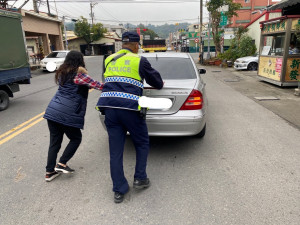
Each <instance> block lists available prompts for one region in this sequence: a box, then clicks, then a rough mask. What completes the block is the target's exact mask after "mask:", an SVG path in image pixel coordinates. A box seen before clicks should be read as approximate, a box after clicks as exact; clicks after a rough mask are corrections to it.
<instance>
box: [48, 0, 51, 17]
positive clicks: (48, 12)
mask: <svg viewBox="0 0 300 225" xmlns="http://www.w3.org/2000/svg"><path fill="white" fill-rule="evenodd" d="M47 7H48V15H49V16H50V15H51V13H50V5H49V0H47Z"/></svg>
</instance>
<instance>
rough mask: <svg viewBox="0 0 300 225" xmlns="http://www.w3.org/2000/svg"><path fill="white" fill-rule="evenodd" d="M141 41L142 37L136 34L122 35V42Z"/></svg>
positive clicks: (126, 33) (127, 33)
mask: <svg viewBox="0 0 300 225" xmlns="http://www.w3.org/2000/svg"><path fill="white" fill-rule="evenodd" d="M139 41H140V35H138V33H136V32H132V31H129V32H125V33H124V34H122V42H139Z"/></svg>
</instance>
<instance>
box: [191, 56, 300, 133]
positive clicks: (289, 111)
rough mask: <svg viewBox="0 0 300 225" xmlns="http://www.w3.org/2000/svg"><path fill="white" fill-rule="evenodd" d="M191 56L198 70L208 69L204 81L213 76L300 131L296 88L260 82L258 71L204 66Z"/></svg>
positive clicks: (299, 108) (195, 57) (299, 109)
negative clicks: (260, 98) (263, 98)
mask: <svg viewBox="0 0 300 225" xmlns="http://www.w3.org/2000/svg"><path fill="white" fill-rule="evenodd" d="M191 55H192V57H193V58H194V60H195V62H196V65H197V67H198V68H205V69H206V74H205V75H204V80H205V76H213V77H214V78H215V79H217V80H219V81H220V82H223V83H225V84H226V85H228V86H230V87H231V88H233V89H234V90H236V91H238V92H240V93H241V94H243V95H244V96H247V97H248V98H250V99H252V100H253V101H255V102H256V103H258V104H260V105H262V106H263V107H265V108H267V109H269V110H270V111H272V112H273V113H275V114H276V115H278V116H280V117H281V118H283V119H284V120H286V121H287V122H288V123H290V124H291V125H293V126H294V127H296V128H297V129H299V130H300V97H299V96H295V95H294V92H295V88H296V87H279V86H276V85H273V84H271V83H268V82H264V81H260V80H259V79H258V77H257V71H237V70H235V69H234V68H222V67H218V66H202V65H200V64H199V63H198V55H196V54H191ZM216 91H217V90H216ZM256 97H267V99H268V100H258V99H256ZM269 97H274V98H277V100H270V98H269ZM241 107H243V106H241Z"/></svg>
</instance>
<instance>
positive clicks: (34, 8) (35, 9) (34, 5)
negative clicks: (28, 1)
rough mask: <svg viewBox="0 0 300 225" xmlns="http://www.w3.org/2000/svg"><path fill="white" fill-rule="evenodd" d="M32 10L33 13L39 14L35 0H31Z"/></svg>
mask: <svg viewBox="0 0 300 225" xmlns="http://www.w3.org/2000/svg"><path fill="white" fill-rule="evenodd" d="M33 10H34V12H36V13H38V12H39V9H38V7H37V0H33Z"/></svg>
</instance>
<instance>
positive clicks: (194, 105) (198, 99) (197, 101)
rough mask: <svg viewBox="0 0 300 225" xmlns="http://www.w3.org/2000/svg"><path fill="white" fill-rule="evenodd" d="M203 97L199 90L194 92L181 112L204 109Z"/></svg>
mask: <svg viewBox="0 0 300 225" xmlns="http://www.w3.org/2000/svg"><path fill="white" fill-rule="evenodd" d="M202 106H203V97H202V93H201V92H200V91H198V90H195V89H194V90H192V92H191V94H190V95H189V97H188V98H187V99H186V100H185V102H184V103H183V105H182V106H181V108H180V110H195V109H202Z"/></svg>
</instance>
